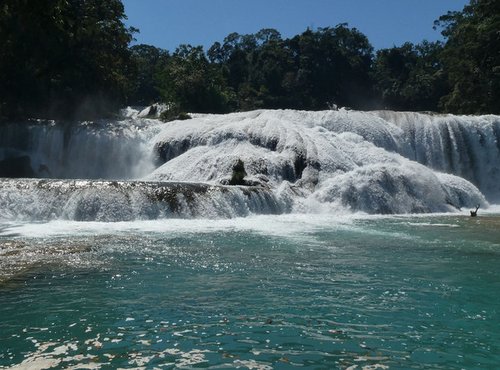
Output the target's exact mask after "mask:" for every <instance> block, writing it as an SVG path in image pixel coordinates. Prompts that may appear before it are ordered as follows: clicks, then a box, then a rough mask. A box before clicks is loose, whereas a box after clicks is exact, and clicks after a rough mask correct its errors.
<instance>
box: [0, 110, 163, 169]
mask: <svg viewBox="0 0 500 370" xmlns="http://www.w3.org/2000/svg"><path fill="white" fill-rule="evenodd" d="M156 123H157V122H156V121H153V120H143V119H124V120H117V121H100V122H80V123H60V122H47V121H35V122H27V123H17V124H10V125H5V126H3V127H1V128H0V132H1V135H0V160H2V159H5V158H8V157H9V156H10V157H12V156H22V155H27V156H29V158H30V160H31V166H32V169H33V172H34V173H35V175H36V176H37V177H51V178H60V179H61V178H63V179H64V178H66V179H68V178H71V179H75V178H85V179H131V178H140V177H142V176H144V175H146V174H148V173H149V172H151V171H152V170H153V169H154V166H153V160H152V157H151V155H152V151H151V148H149V147H148V145H147V140H148V135H152V133H153V132H154V129H153V126H155V124H156Z"/></svg>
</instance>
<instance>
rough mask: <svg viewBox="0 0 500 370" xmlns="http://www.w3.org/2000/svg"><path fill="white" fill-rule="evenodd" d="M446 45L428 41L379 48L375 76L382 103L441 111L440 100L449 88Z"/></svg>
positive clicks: (390, 106)
mask: <svg viewBox="0 0 500 370" xmlns="http://www.w3.org/2000/svg"><path fill="white" fill-rule="evenodd" d="M442 48H443V46H442V44H441V43H440V42H434V43H431V42H427V41H424V42H422V43H421V44H419V45H414V44H412V43H409V42H407V43H405V44H403V45H402V46H399V47H393V48H390V49H382V50H379V51H378V52H377V56H376V59H375V62H374V67H373V76H374V80H375V88H376V90H377V91H378V93H379V94H380V96H381V99H382V103H381V104H382V105H383V106H384V107H386V108H391V109H397V110H431V111H436V110H438V103H439V99H440V98H441V97H442V96H443V95H444V94H446V93H447V91H448V85H447V80H446V74H445V73H444V69H443V65H442V63H441V52H442Z"/></svg>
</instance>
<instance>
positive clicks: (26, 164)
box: [0, 155, 35, 178]
mask: <svg viewBox="0 0 500 370" xmlns="http://www.w3.org/2000/svg"><path fill="white" fill-rule="evenodd" d="M0 177H11V178H21V177H35V172H34V171H33V168H32V167H31V158H30V157H29V156H27V155H24V156H20V157H13V158H6V159H3V160H1V161H0Z"/></svg>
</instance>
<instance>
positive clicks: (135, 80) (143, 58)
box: [128, 44, 169, 105]
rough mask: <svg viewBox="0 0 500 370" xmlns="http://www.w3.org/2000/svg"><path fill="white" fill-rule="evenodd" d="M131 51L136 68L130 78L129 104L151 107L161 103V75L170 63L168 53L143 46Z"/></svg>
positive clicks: (149, 46)
mask: <svg viewBox="0 0 500 370" xmlns="http://www.w3.org/2000/svg"><path fill="white" fill-rule="evenodd" d="M130 51H131V52H132V63H133V67H134V68H133V70H132V71H131V75H130V76H128V78H129V81H130V85H131V86H130V92H129V94H128V104H130V105H150V104H152V103H155V102H159V101H161V91H160V82H159V73H160V72H161V71H162V70H163V69H164V68H165V67H166V65H167V63H168V59H169V54H168V52H167V51H166V50H162V49H159V48H156V47H154V46H151V45H143V44H141V45H134V46H132V47H131V48H130Z"/></svg>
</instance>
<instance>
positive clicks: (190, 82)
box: [0, 0, 500, 119]
mask: <svg viewBox="0 0 500 370" xmlns="http://www.w3.org/2000/svg"><path fill="white" fill-rule="evenodd" d="M125 19H126V18H125V13H124V7H123V4H122V3H121V1H120V0H41V1H30V0H3V1H2V3H1V4H0V119H2V118H3V119H16V118H27V117H37V118H64V119H75V118H78V119H80V118H95V117H100V116H103V115H106V114H109V113H110V112H112V111H114V110H116V109H117V108H118V107H120V106H123V105H125V104H128V105H148V104H152V103H153V102H164V103H167V104H168V106H169V107H171V109H172V113H173V114H172V117H175V116H177V115H178V114H179V113H181V112H188V111H189V112H213V113H222V112H231V111H241V110H250V109H258V108H294V109H313V110H316V109H328V108H329V107H333V106H349V107H352V108H355V109H379V108H387V109H395V110H432V111H445V112H453V113H500V34H499V32H498V30H499V29H500V1H499V0H471V1H470V4H469V5H467V6H466V7H465V8H464V9H463V10H462V11H459V12H449V13H448V14H446V15H443V16H442V17H440V18H439V20H437V21H436V24H435V27H436V28H440V29H441V31H442V34H443V36H444V41H443V42H427V41H423V42H421V43H419V44H412V43H405V44H403V45H401V46H394V47H392V48H387V49H382V50H378V51H376V52H374V49H373V47H372V45H371V44H370V42H369V40H368V38H367V37H366V36H365V35H364V34H362V33H361V32H360V31H359V30H357V29H356V28H351V27H349V26H348V25H347V24H339V25H337V26H334V27H325V28H318V29H307V30H305V31H304V32H302V33H300V34H298V35H296V36H293V37H290V38H283V37H282V35H281V34H280V33H279V32H278V31H277V30H274V29H269V28H267V29H262V30H260V31H258V32H256V33H255V34H247V35H241V34H238V33H231V34H229V35H228V36H227V37H225V38H224V40H222V41H221V42H215V43H214V44H213V45H212V46H211V47H210V48H208V50H207V51H205V50H203V48H202V47H201V46H191V45H180V46H179V47H178V48H177V49H176V50H175V51H174V52H172V53H169V52H168V51H166V50H162V49H159V48H157V47H154V46H151V45H134V46H130V43H131V41H132V40H133V33H134V32H135V31H137V30H135V29H133V28H127V27H126V26H125V24H124V23H123V22H124V20H125Z"/></svg>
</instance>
